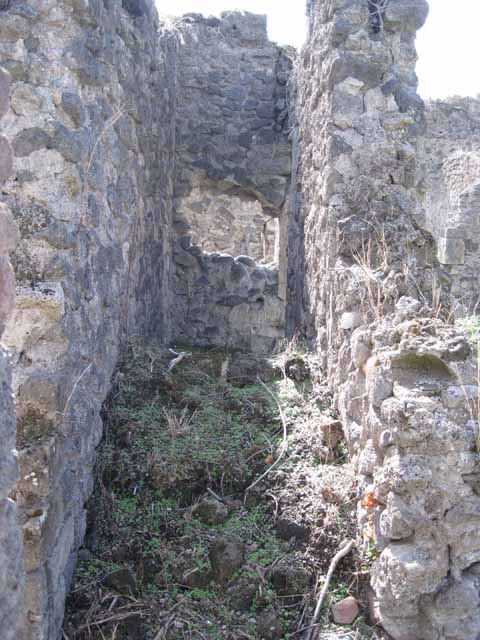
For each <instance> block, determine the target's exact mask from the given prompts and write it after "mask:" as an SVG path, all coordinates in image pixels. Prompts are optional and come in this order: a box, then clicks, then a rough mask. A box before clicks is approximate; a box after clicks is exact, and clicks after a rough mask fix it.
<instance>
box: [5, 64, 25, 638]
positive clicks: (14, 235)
mask: <svg viewBox="0 0 480 640" xmlns="http://www.w3.org/2000/svg"><path fill="white" fill-rule="evenodd" d="M10 82H11V79H10V76H9V74H8V73H7V72H6V71H4V70H3V69H2V68H0V119H1V118H2V117H3V116H4V115H5V113H6V112H7V110H8V105H9V95H10ZM12 164H13V152H12V148H11V146H10V144H9V142H8V140H7V139H6V138H4V137H3V136H0V185H2V184H3V182H4V181H5V180H6V179H7V178H9V177H10V173H11V171H12ZM17 241H18V231H17V229H16V227H15V224H14V222H13V219H12V215H11V213H10V211H9V209H8V208H7V207H6V206H5V205H4V204H1V203H0V340H1V338H2V334H3V330H4V328H5V324H6V322H7V321H8V319H9V317H10V315H11V313H12V311H13V306H14V300H15V281H14V276H13V270H12V267H11V265H10V261H9V257H8V253H9V251H11V250H12V249H14V247H15V244H16V242H17ZM15 448H16V433H15V410H14V406H13V392H12V386H11V363H10V355H9V353H8V351H7V350H6V349H5V348H4V347H3V345H2V344H1V343H0V593H1V594H2V597H1V599H0V628H1V629H2V636H3V637H4V638H5V640H18V639H19V638H20V633H21V625H22V621H23V617H24V602H23V588H24V580H23V576H24V571H23V546H22V535H21V529H20V524H19V522H18V513H17V505H16V502H15V501H14V500H13V499H12V498H13V490H14V487H15V484H16V482H17V480H18V466H17V460H16V451H15Z"/></svg>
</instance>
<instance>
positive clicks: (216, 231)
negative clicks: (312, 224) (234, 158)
mask: <svg viewBox="0 0 480 640" xmlns="http://www.w3.org/2000/svg"><path fill="white" fill-rule="evenodd" d="M177 214H178V212H177ZM180 215H181V219H182V221H183V222H182V223H177V225H176V229H177V231H179V230H180V229H182V231H184V232H188V233H189V234H190V235H191V236H192V241H193V242H194V243H195V244H196V245H198V246H199V247H200V248H201V249H202V250H203V251H210V252H214V251H217V252H219V253H227V254H229V255H232V256H240V255H245V256H250V257H251V258H253V259H255V260H256V261H257V262H263V263H269V262H274V261H275V260H276V259H277V256H276V253H277V251H276V249H277V244H278V218H272V217H271V216H267V215H265V214H264V213H263V208H262V205H261V204H260V202H259V201H258V200H257V199H256V198H255V197H254V196H251V195H249V194H246V193H239V194H238V195H233V194H232V193H229V191H228V190H227V191H222V189H221V188H219V187H218V186H217V185H216V184H215V182H213V181H211V180H205V179H202V178H200V179H199V184H198V186H193V188H192V190H191V192H190V193H189V195H188V196H186V197H185V198H182V200H181V208H180Z"/></svg>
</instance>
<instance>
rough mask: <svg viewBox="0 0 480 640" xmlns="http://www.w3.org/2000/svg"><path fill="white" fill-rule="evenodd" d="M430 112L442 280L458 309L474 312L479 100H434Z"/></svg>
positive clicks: (432, 192) (429, 162)
mask: <svg viewBox="0 0 480 640" xmlns="http://www.w3.org/2000/svg"><path fill="white" fill-rule="evenodd" d="M426 117H427V125H428V126H427V132H426V136H425V139H424V141H423V145H422V154H421V157H422V160H423V162H424V164H425V167H424V170H425V173H426V181H425V210H426V220H427V225H426V226H427V228H428V229H429V230H430V231H431V233H432V234H433V236H434V237H435V240H436V242H437V247H438V251H437V254H438V260H439V262H440V264H441V265H442V274H441V278H440V284H441V286H443V288H444V289H445V290H448V291H450V292H451V294H452V296H453V298H454V299H455V302H456V304H455V308H456V312H457V313H471V312H472V311H474V310H475V309H476V308H477V307H478V304H479V301H480V284H479V279H478V273H479V269H480V251H479V249H480V100H478V99H475V98H451V99H449V100H446V101H440V100H439V101H434V102H430V103H427V105H426Z"/></svg>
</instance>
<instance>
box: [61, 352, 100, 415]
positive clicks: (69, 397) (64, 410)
mask: <svg viewBox="0 0 480 640" xmlns="http://www.w3.org/2000/svg"><path fill="white" fill-rule="evenodd" d="M92 364H93V362H90V364H89V365H87V366H86V367H85V369H84V370H83V371H82V373H81V374H80V375H79V376H78V378H77V379H76V380H75V384H74V385H73V387H72V390H71V392H70V395H69V396H68V398H67V401H66V403H65V408H64V409H63V416H64V417H65V415H66V413H67V410H68V408H69V406H70V402H71V400H72V398H73V395H74V393H75V390H76V388H77V387H78V383H79V382H80V380H81V379H82V378H83V376H84V375H85V374H86V373H87V371H88V370H89V369H90V367H91V366H92Z"/></svg>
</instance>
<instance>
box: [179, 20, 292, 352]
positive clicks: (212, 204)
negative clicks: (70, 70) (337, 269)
mask: <svg viewBox="0 0 480 640" xmlns="http://www.w3.org/2000/svg"><path fill="white" fill-rule="evenodd" d="M175 30H176V32H177V36H178V54H177V76H176V95H177V113H176V131H177V137H176V141H177V145H176V154H177V174H176V183H175V218H174V228H175V231H176V232H177V235H178V241H177V244H176V247H175V253H174V260H175V265H176V270H175V280H174V291H175V299H174V304H175V306H174V315H175V317H176V318H178V319H179V321H178V323H176V326H177V337H178V338H179V339H181V340H183V339H185V338H186V339H188V340H189V341H193V342H195V343H196V344H213V345H215V344H216V345H219V344H225V343H228V344H229V345H230V346H232V347H242V348H244V347H245V346H246V345H248V346H249V345H251V344H252V338H251V335H252V334H254V333H256V332H257V333H258V336H257V338H256V339H254V341H253V342H254V343H255V344H260V343H262V344H263V348H264V349H268V348H271V346H272V345H273V344H274V342H275V339H276V338H278V337H281V336H283V325H284V320H283V316H284V311H283V307H284V303H283V301H282V299H281V298H282V296H281V292H280V291H279V287H278V284H275V283H277V282H278V277H277V274H276V272H275V269H270V270H268V269H263V268H258V269H256V268H255V265H253V264H252V260H251V259H252V258H255V259H257V260H258V261H260V260H262V261H271V259H273V258H274V257H276V256H278V254H279V252H280V248H279V247H278V246H277V247H275V243H276V240H275V235H276V234H275V232H273V233H272V231H269V226H268V225H267V228H266V229H265V224H266V222H267V221H268V220H269V219H271V218H279V217H281V214H282V207H283V204H284V202H285V197H286V193H287V187H288V184H289V178H290V171H291V146H290V143H289V139H288V136H289V130H288V108H287V98H288V96H287V83H288V79H289V74H290V70H291V67H292V60H291V55H292V52H291V51H290V52H289V51H285V50H283V49H282V48H280V47H278V46H277V45H275V44H273V43H271V42H270V41H269V40H268V36H267V28H266V18H265V16H257V15H253V14H250V13H245V12H225V13H223V14H222V16H221V18H220V19H219V18H212V17H211V18H204V17H202V16H201V15H199V14H187V15H186V16H184V17H183V18H181V19H179V20H178V21H177V22H176V23H175ZM248 215H250V216H251V218H250V221H248V222H247V216H248ZM282 224H284V221H283V220H280V225H282ZM189 235H190V236H192V239H193V241H194V242H195V243H198V246H199V247H200V248H202V249H204V250H205V251H215V252H219V253H220V254H221V255H217V256H215V255H214V254H212V255H209V254H207V253H205V254H203V255H202V254H201V251H197V249H195V247H191V244H190V240H189V238H188V236H189ZM228 253H231V254H233V255H237V256H238V257H240V256H242V255H244V256H245V259H244V260H243V261H242V259H238V260H236V261H235V262H234V261H233V258H232V257H228V256H226V255H223V254H228ZM264 255H265V257H266V260H263V259H264Z"/></svg>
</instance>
